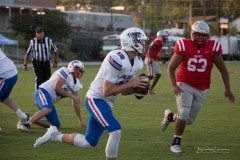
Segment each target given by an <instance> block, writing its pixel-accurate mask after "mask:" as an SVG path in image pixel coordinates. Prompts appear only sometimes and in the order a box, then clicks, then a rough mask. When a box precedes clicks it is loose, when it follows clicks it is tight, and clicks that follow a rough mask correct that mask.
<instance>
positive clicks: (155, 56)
mask: <svg viewBox="0 0 240 160" xmlns="http://www.w3.org/2000/svg"><path fill="white" fill-rule="evenodd" d="M154 44H155V45H156V46H157V47H156V48H153V49H152V56H150V49H148V51H147V53H146V57H147V58H152V59H154V60H157V59H158V55H159V53H160V51H161V50H162V46H163V42H162V40H161V39H160V38H155V39H154V40H153V41H152V42H151V44H150V46H152V45H154Z"/></svg>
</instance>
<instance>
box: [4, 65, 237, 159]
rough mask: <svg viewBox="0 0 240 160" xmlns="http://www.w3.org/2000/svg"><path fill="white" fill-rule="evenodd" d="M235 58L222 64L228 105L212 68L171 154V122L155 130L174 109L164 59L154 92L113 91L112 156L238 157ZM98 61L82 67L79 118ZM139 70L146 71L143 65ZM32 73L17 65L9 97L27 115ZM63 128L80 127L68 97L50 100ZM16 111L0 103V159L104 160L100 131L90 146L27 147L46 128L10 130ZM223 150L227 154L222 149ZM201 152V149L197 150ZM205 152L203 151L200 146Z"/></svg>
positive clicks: (32, 107)
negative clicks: (117, 131)
mask: <svg viewBox="0 0 240 160" xmlns="http://www.w3.org/2000/svg"><path fill="white" fill-rule="evenodd" d="M239 66H240V63H239V62H237V63H227V67H228V69H229V72H230V78H231V85H232V91H233V93H234V94H235V98H236V102H235V103H234V104H231V103H229V102H228V100H226V99H225V97H224V87H223V83H222V80H221V77H220V74H219V72H218V71H217V70H216V69H215V68H214V70H213V74H212V85H211V89H210V90H208V91H207V101H206V103H205V105H204V107H203V109H202V111H201V113H200V115H199V116H198V118H197V120H196V122H195V123H194V124H193V125H191V126H187V128H186V131H185V134H184V137H183V141H182V150H183V151H184V153H182V154H173V153H171V152H170V150H169V146H170V143H171V142H172V137H173V124H171V125H170V126H169V128H168V129H167V131H166V132H164V133H163V132H161V130H160V123H161V121H162V118H163V112H164V110H165V109H166V108H170V109H172V110H173V111H176V107H175V99H174V97H173V93H172V91H171V87H170V84H169V81H168V78H167V74H166V68H167V64H161V69H162V72H163V75H162V78H161V79H160V81H159V83H158V84H157V86H156V93H157V94H156V95H147V96H146V97H144V98H143V99H142V100H137V99H136V98H135V97H134V96H118V98H117V100H116V103H115V106H114V108H113V112H114V114H115V115H116V117H117V118H118V119H119V121H120V122H121V125H122V139H121V142H120V148H119V158H118V160H143V159H145V160H160V159H162V160H175V159H177V160H203V159H208V160H238V159H239V155H240V154H239V151H240V144H239V142H240V136H239V133H240V127H239V124H240V119H239V106H240V102H239V99H240V87H239V80H240V69H239ZM97 69H98V66H86V72H85V73H84V77H83V78H82V82H83V83H84V89H83V90H82V91H81V92H80V93H79V96H80V98H81V100H82V101H81V104H82V112H83V117H84V119H85V121H86V119H87V112H86V109H85V107H84V105H83V100H84V96H85V93H86V91H87V89H88V86H89V84H90V82H91V81H92V80H93V78H94V76H95V74H96V72H97ZM143 72H146V70H145V69H144V70H143ZM33 91H34V77H33V73H32V70H31V69H30V70H29V71H27V72H24V71H22V69H21V68H19V80H18V83H17V84H16V86H15V88H14V90H13V92H12V97H13V98H14V99H15V100H16V101H17V102H18V104H19V105H20V106H21V108H22V110H23V111H25V112H28V113H29V114H31V115H32V114H33V113H34V112H36V111H37V107H36V106H35V105H34V102H33ZM56 108H57V110H58V113H59V116H60V119H61V122H62V127H61V129H60V131H61V132H63V133H71V132H80V133H84V132H85V129H83V128H80V127H79V125H78V121H77V118H76V116H75V113H74V111H73V108H72V107H71V102H70V99H64V100H61V101H59V102H58V103H57V104H56ZM17 120H18V119H17V116H16V114H15V113H13V112H12V111H11V110H10V109H9V108H8V107H6V106H5V105H3V104H0V126H1V127H2V129H3V131H2V132H1V133H0V159H2V160H15V159H27V160H28V159H29V160H32V159H34V160H42V159H47V160H56V159H57V160H77V159H79V160H103V159H105V144H106V141H107V137H108V135H107V133H106V132H105V133H104V134H103V136H102V138H101V140H100V142H99V144H98V145H97V147H96V148H94V149H81V148H77V147H72V146H69V145H66V144H62V143H53V142H51V143H47V144H45V145H43V146H42V147H40V148H39V149H33V144H34V142H35V139H36V138H37V137H39V136H42V135H43V134H44V133H45V131H46V129H44V128H41V127H39V126H36V125H32V128H31V132H30V133H20V132H18V131H17V130H16V123H17ZM204 148H205V149H207V151H209V152H210V149H212V151H211V153H197V152H198V151H199V150H198V149H204ZM223 149H226V150H227V153H225V152H223ZM201 151H203V150H201ZM205 151H206V150H205Z"/></svg>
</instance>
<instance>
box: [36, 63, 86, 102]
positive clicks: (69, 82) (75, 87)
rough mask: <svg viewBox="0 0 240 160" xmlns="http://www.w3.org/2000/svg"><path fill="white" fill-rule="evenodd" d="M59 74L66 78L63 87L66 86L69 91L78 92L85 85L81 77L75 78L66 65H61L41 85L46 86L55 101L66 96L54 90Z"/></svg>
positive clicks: (41, 86)
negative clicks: (80, 79)
mask: <svg viewBox="0 0 240 160" xmlns="http://www.w3.org/2000/svg"><path fill="white" fill-rule="evenodd" d="M58 76H60V77H61V78H62V79H64V80H65V82H64V83H63V85H62V88H64V89H65V90H66V91H67V92H69V93H72V94H73V93H76V92H78V91H79V90H80V89H81V88H82V87H83V85H82V84H81V82H80V81H79V79H78V78H73V76H72V74H71V73H70V72H69V70H68V69H67V68H66V67H61V68H60V69H58V70H56V71H55V72H54V73H53V74H52V76H51V78H50V79H49V80H47V81H46V82H44V83H43V84H41V85H40V86H39V88H44V89H45V90H46V91H47V92H48V93H49V95H50V96H51V98H52V102H53V103H54V102H56V101H58V100H59V99H61V98H64V96H62V95H61V94H59V93H56V91H55V90H54V85H55V83H56V81H57V78H58Z"/></svg>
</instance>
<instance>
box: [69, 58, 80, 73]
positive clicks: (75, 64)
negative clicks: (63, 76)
mask: <svg viewBox="0 0 240 160" xmlns="http://www.w3.org/2000/svg"><path fill="white" fill-rule="evenodd" d="M75 67H78V68H80V69H81V70H82V71H84V64H83V63H82V62H81V61H79V60H73V61H71V62H69V63H68V67H67V69H68V70H69V71H70V72H74V68H75Z"/></svg>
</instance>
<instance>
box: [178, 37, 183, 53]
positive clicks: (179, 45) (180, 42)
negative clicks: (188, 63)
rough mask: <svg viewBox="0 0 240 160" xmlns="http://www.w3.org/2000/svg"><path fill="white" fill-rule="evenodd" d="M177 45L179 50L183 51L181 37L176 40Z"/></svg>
mask: <svg viewBox="0 0 240 160" xmlns="http://www.w3.org/2000/svg"><path fill="white" fill-rule="evenodd" d="M177 45H178V48H179V51H185V45H184V43H183V39H180V40H178V41H177Z"/></svg>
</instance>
